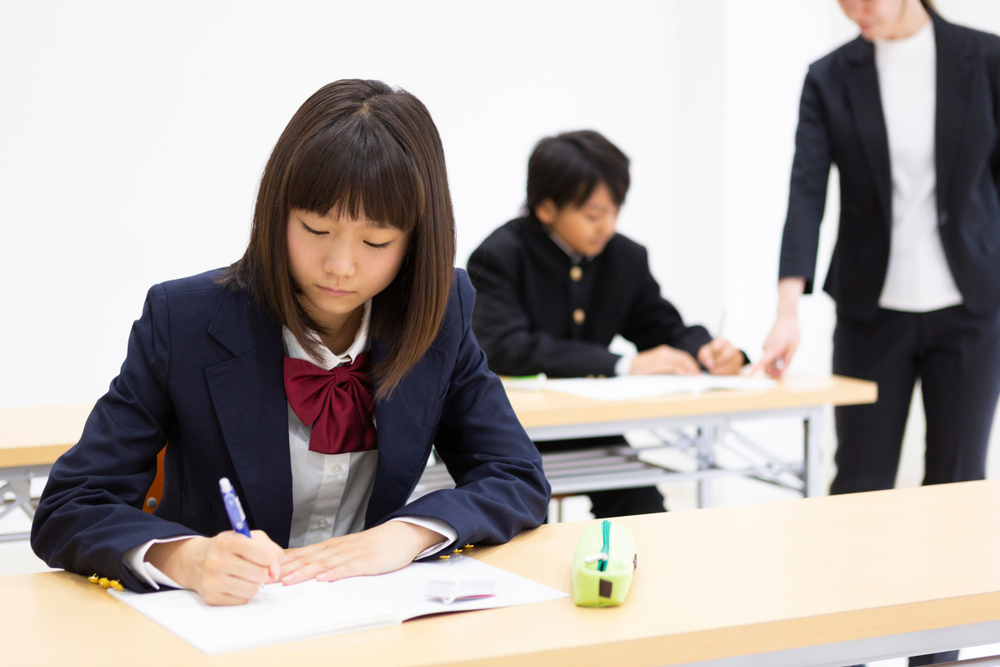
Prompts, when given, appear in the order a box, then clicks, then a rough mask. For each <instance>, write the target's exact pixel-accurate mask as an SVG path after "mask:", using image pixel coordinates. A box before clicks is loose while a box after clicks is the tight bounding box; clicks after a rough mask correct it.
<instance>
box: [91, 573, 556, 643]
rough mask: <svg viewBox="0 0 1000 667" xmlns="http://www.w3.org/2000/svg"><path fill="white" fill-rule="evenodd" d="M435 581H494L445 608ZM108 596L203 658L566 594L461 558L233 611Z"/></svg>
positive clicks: (300, 589) (269, 595)
mask: <svg viewBox="0 0 1000 667" xmlns="http://www.w3.org/2000/svg"><path fill="white" fill-rule="evenodd" d="M442 577H470V578H491V579H496V581H497V586H496V591H497V593H496V595H495V596H494V597H491V598H479V599H474V600H456V601H455V602H452V603H451V604H445V603H443V602H441V601H440V600H431V599H428V598H427V597H426V596H425V589H426V585H427V580H428V579H429V578H442ZM109 592H110V593H111V594H112V595H114V596H115V597H117V598H118V599H119V600H121V601H122V602H124V603H125V604H127V605H129V606H130V607H132V608H133V609H135V610H137V611H139V612H140V613H142V614H143V615H145V616H147V617H148V618H150V619H151V620H153V621H155V622H156V623H158V624H160V625H162V626H163V627H164V628H166V629H167V630H169V631H171V632H173V633H174V634H175V635H177V636H178V637H180V638H181V639H183V640H184V641H186V642H188V643H189V644H192V645H193V646H195V647H196V648H198V649H200V650H201V651H203V652H204V653H207V654H209V655H215V654H219V653H230V652H232V651H243V650H247V649H252V648H260V647H262V646H271V645H273V644H283V643H287V642H293V641H301V640H303V639H312V638H316V637H326V636H330V635H335V634H342V633H346V632H356V631H358V630H368V629H371V628H378V627H384V626H387V625H396V624H398V623H402V622H403V621H405V620H407V619H410V618H416V617H418V616H424V615H426V614H437V613H441V612H450V611H471V610H474V609H491V608H495V607H510V606H513V605H519V604H527V603H530V602H543V601H545V600H555V599H557V598H562V597H567V594H566V593H563V592H562V591H557V590H556V589H554V588H549V587H548V586H543V585H541V584H537V583H535V582H533V581H531V580H529V579H525V578H524V577H519V576H517V575H516V574H511V573H510V572H506V571H504V570H500V569H498V568H495V567H493V566H491V565H487V564H485V563H480V562H479V561H477V560H474V559H472V558H465V557H461V556H453V557H452V558H450V559H448V560H439V561H433V562H428V563H413V564H411V565H409V566H407V567H405V568H403V569H402V570H398V571H396V572H390V573H388V574H382V575H378V576H374V577H353V578H351V579H343V580H341V581H334V582H319V581H307V582H305V583H302V584H297V585H295V586H282V585H281V584H271V585H269V586H266V587H265V588H264V591H263V592H261V593H260V594H258V595H257V597H255V598H254V599H253V600H251V601H250V602H249V603H248V604H245V605H241V606H237V607H211V606H209V605H207V604H205V602H204V601H203V600H202V599H201V597H200V596H199V595H198V594H197V593H195V592H193V591H177V590H174V591H168V592H164V593H146V594H140V593H132V592H129V591H125V592H118V591H114V590H110V589H109Z"/></svg>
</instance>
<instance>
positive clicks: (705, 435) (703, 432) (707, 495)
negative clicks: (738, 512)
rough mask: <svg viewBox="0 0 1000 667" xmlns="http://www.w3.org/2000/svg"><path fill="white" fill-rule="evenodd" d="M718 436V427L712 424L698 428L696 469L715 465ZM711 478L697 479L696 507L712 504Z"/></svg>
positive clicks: (705, 468) (707, 468)
mask: <svg viewBox="0 0 1000 667" xmlns="http://www.w3.org/2000/svg"><path fill="white" fill-rule="evenodd" d="M718 436H719V427H718V426H716V425H714V424H712V425H710V426H702V427H699V429H698V469H699V470H709V469H711V468H714V467H715V442H716V439H717V438H718ZM711 484H712V482H711V480H708V479H699V480H698V509H704V508H706V507H711V506H712V487H711Z"/></svg>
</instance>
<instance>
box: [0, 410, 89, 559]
mask: <svg viewBox="0 0 1000 667" xmlns="http://www.w3.org/2000/svg"><path fill="white" fill-rule="evenodd" d="M93 407H94V404H93V403H82V404H76V405H45V406H38V407H28V408H3V409H0V479H4V480H6V481H7V484H6V485H5V486H4V487H3V488H2V489H0V491H2V492H3V493H9V492H13V493H14V500H13V502H7V503H4V502H0V518H2V517H4V516H5V515H7V514H9V513H10V512H13V511H14V510H16V509H18V508H20V509H22V510H24V512H25V513H26V514H27V515H28V516H29V517H30V518H34V516H35V509H34V506H33V505H32V503H31V493H30V491H31V480H32V479H33V478H35V477H45V476H46V475H48V474H49V468H51V467H52V464H53V463H55V461H56V459H57V458H59V457H60V456H62V454H63V452H65V451H66V450H67V449H69V448H70V447H72V446H73V445H75V444H76V443H77V441H78V440H79V439H80V435H81V434H82V433H83V425H84V424H85V423H86V421H87V415H89V414H90V411H91V409H93ZM27 537H28V535H27V533H15V534H6V535H0V541H8V540H20V539H26V538H27Z"/></svg>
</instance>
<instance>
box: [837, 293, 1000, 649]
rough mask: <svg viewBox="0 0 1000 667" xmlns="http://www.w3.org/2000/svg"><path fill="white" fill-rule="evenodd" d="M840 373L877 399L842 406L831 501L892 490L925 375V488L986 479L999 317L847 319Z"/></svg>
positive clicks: (998, 366) (998, 364) (997, 380)
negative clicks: (870, 385)
mask: <svg viewBox="0 0 1000 667" xmlns="http://www.w3.org/2000/svg"><path fill="white" fill-rule="evenodd" d="M833 372H834V373H836V374H837V375H846V376H849V377H855V378H861V379H864V380H872V381H873V382H877V383H878V402H876V403H874V404H872V405H856V406H845V407H838V408H836V417H837V440H838V444H837V454H836V457H835V460H836V463H837V476H836V477H835V478H834V480H833V484H832V485H831V487H830V493H831V494H838V493H854V492H858V491H875V490H880V489H891V488H893V486H895V483H896V472H897V470H898V468H899V455H900V450H901V448H902V444H903V431H904V429H905V427H906V418H907V415H908V414H909V411H910V401H911V398H912V397H913V387H914V383H915V382H916V380H917V378H920V383H921V393H922V394H923V399H924V414H925V416H926V420H927V444H926V453H925V455H924V482H923V483H924V484H944V483H947V482H964V481H969V480H976V479H983V478H984V477H985V476H986V447H987V444H988V441H989V436H990V426H991V425H992V423H993V413H994V411H995V409H996V405H997V397H998V394H1000V313H992V314H989V315H985V316H982V315H973V314H972V313H970V312H969V311H968V310H966V309H965V307H964V306H954V307H951V308H944V309H941V310H935V311H931V312H927V313H905V312H899V311H894V310H886V309H880V310H879V312H878V314H877V315H876V316H875V319H873V320H872V321H870V322H858V321H854V320H850V319H847V318H843V317H840V318H838V320H837V328H836V330H835V331H834V334H833ZM957 659H958V651H947V652H943V653H935V654H931V655H923V656H915V657H912V658H910V665H911V666H915V665H931V664H935V663H938V662H950V661H953V660H957Z"/></svg>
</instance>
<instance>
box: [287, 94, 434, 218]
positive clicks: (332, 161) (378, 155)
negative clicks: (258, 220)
mask: <svg viewBox="0 0 1000 667" xmlns="http://www.w3.org/2000/svg"><path fill="white" fill-rule="evenodd" d="M283 190H284V194H285V196H284V199H285V201H284V209H285V210H286V211H291V210H292V209H302V210H305V211H309V212H311V213H316V214H317V215H326V214H327V213H330V212H334V213H337V214H339V215H347V216H348V217H349V218H351V219H354V220H356V219H358V218H359V217H361V216H362V215H364V216H365V217H367V218H368V219H369V220H371V221H372V222H374V223H376V224H378V225H379V226H381V227H395V228H396V229H399V230H400V231H402V232H404V233H407V234H411V233H412V232H413V230H414V229H415V228H416V226H417V222H418V221H419V220H420V218H421V216H422V215H423V214H424V210H425V207H426V204H425V202H426V197H425V194H424V188H423V185H422V183H421V179H420V174H419V173H418V172H417V168H416V166H415V165H414V162H413V158H412V157H411V156H410V155H408V154H407V153H406V151H404V150H403V147H402V146H401V145H400V144H399V142H398V141H397V140H396V139H395V138H394V137H393V136H392V135H391V133H390V132H388V130H387V129H386V128H385V126H384V125H382V124H381V123H378V122H377V121H375V119H374V118H372V116H371V115H370V114H366V113H364V112H359V113H355V114H354V115H352V116H350V117H349V118H347V119H346V120H344V121H341V122H339V123H336V124H333V125H330V126H328V127H325V128H323V129H322V130H320V131H319V132H316V133H315V134H313V135H312V136H310V137H308V138H307V139H306V140H305V142H304V144H303V145H302V146H301V147H300V148H299V150H297V151H296V152H295V154H294V155H293V156H292V159H291V163H290V164H289V166H288V172H287V176H286V181H285V183H284V188H283Z"/></svg>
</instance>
